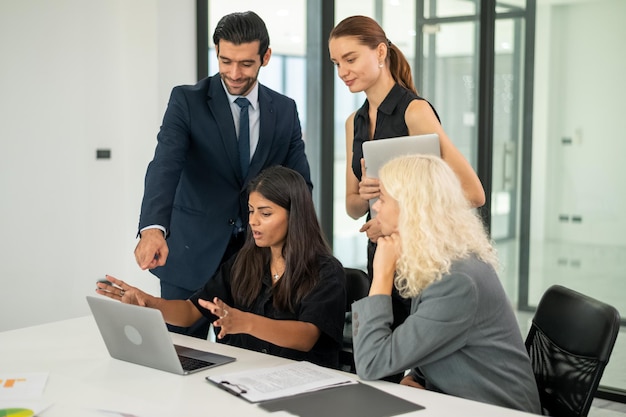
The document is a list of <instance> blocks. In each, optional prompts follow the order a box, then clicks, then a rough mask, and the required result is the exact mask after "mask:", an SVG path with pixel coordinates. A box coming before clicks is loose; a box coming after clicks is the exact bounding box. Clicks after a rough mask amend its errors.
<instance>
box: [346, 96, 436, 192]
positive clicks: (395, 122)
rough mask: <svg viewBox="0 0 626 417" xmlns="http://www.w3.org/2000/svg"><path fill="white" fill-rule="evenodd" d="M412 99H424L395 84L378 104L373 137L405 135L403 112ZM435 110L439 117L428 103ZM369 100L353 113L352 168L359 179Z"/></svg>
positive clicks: (367, 131) (366, 137) (407, 132)
mask: <svg viewBox="0 0 626 417" xmlns="http://www.w3.org/2000/svg"><path fill="white" fill-rule="evenodd" d="M413 100H424V99H423V98H422V97H420V96H418V95H417V94H415V93H414V92H412V91H411V90H408V89H406V88H404V87H402V86H401V85H400V84H397V83H396V84H395V85H394V86H393V87H392V88H391V90H390V91H389V94H387V97H385V99H384V100H383V102H382V103H381V104H380V106H378V112H377V114H376V128H375V129H374V137H373V138H371V139H372V140H376V139H386V138H395V137H398V136H407V135H408V134H409V128H408V127H407V125H406V122H405V120H404V114H405V113H406V109H407V107H409V104H410V103H411V102H412V101H413ZM428 104H429V105H430V107H431V108H432V109H433V111H434V112H435V116H437V119H439V116H438V115H437V111H436V110H435V108H434V107H433V106H432V104H430V103H428ZM368 112H369V102H368V101H367V100H365V103H363V106H361V108H360V109H359V110H357V111H356V114H355V115H354V141H353V142H352V152H353V154H352V170H353V171H354V175H356V177H357V178H358V179H359V181H361V175H362V173H361V158H363V142H365V141H366V140H370V136H369V131H370V119H369V113H368Z"/></svg>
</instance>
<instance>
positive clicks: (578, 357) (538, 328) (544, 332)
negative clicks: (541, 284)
mask: <svg viewBox="0 0 626 417" xmlns="http://www.w3.org/2000/svg"><path fill="white" fill-rule="evenodd" d="M619 326H620V316H619V313H618V312H617V310H616V309H615V308H614V307H612V306H610V305H608V304H605V303H603V302H601V301H598V300H596V299H593V298H591V297H588V296H586V295H584V294H581V293H578V292H576V291H574V290H571V289H569V288H565V287H563V286H560V285H553V286H552V287H550V288H548V289H547V290H546V292H545V293H544V295H543V297H542V298H541V300H540V301H539V305H538V306H537V311H536V313H535V316H534V318H533V320H532V324H531V327H530V331H529V332H528V336H527V338H526V350H527V351H528V354H529V356H530V361H531V364H532V367H533V372H534V374H535V379H536V380H537V387H538V389H539V396H540V398H541V406H542V408H543V411H544V414H547V415H550V416H554V417H570V416H579V417H582V416H586V415H587V413H588V412H589V408H590V407H591V402H592V401H593V397H594V395H595V393H596V390H597V389H598V384H599V383H600V378H601V377H602V374H603V372H604V368H605V367H606V364H607V362H608V361H609V357H610V356H611V351H612V350H613V345H614V344H615V339H616V338H617V334H618V332H619Z"/></svg>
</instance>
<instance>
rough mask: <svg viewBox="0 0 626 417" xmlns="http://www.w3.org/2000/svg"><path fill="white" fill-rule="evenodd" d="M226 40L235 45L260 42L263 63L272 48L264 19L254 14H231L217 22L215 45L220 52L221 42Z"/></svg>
mask: <svg viewBox="0 0 626 417" xmlns="http://www.w3.org/2000/svg"><path fill="white" fill-rule="evenodd" d="M222 39H223V40H225V41H228V42H231V43H234V44H235V45H241V44H242V43H249V42H254V41H259V42H260V45H259V55H261V62H263V56H264V55H265V52H267V49H268V48H269V46H270V35H269V34H268V33H267V27H266V26H265V22H263V19H261V18H260V17H259V15H257V14H256V13H254V12H251V11H248V12H239V13H231V14H227V15H226V16H224V17H222V18H221V19H220V21H219V22H217V27H216V28H215V32H213V43H214V44H215V48H216V49H217V51H218V52H219V44H220V40H222Z"/></svg>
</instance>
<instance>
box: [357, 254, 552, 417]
mask: <svg viewBox="0 0 626 417" xmlns="http://www.w3.org/2000/svg"><path fill="white" fill-rule="evenodd" d="M352 311H353V316H352V317H353V333H354V355H355V363H356V369H357V373H358V375H359V376H360V377H361V378H363V379H378V378H382V377H385V376H387V375H392V374H396V373H398V372H402V371H405V370H408V369H411V372H413V373H415V374H419V375H421V376H422V377H423V378H424V379H425V381H426V388H427V389H430V390H434V391H440V392H444V393H446V394H450V395H454V396H458V397H463V398H468V399H471V400H476V401H481V402H485V403H490V404H495V405H499V406H503V407H508V408H515V409H519V410H523V411H527V412H531V413H539V414H540V413H541V408H540V405H539V404H540V403H539V394H538V391H537V386H536V383H535V379H534V376H533V372H532V369H531V366H530V360H529V358H528V355H527V353H526V349H525V347H524V343H523V340H522V336H521V333H520V330H519V326H518V324H517V321H516V318H515V315H514V313H513V309H512V307H511V304H510V302H509V300H508V298H507V296H506V294H505V292H504V289H503V288H502V285H501V283H500V280H499V278H498V276H497V274H496V273H495V271H494V270H493V268H492V267H491V266H490V265H488V264H486V263H484V262H482V261H480V260H478V259H477V258H476V257H471V258H469V259H464V260H459V261H456V262H454V263H453V264H452V267H451V270H450V273H449V274H447V275H445V276H443V277H442V279H441V280H440V281H437V282H435V283H433V284H431V285H430V286H428V287H427V288H426V289H425V290H423V291H422V293H421V294H420V295H419V296H418V297H416V298H414V299H413V300H412V303H411V314H410V315H409V317H408V318H407V319H406V321H405V322H404V323H403V324H402V325H400V326H398V327H397V328H396V329H395V330H393V331H392V330H391V329H390V326H391V323H392V322H393V313H392V309H391V297H389V296H384V295H375V296H370V297H366V298H364V299H361V300H359V301H357V302H355V303H354V304H352Z"/></svg>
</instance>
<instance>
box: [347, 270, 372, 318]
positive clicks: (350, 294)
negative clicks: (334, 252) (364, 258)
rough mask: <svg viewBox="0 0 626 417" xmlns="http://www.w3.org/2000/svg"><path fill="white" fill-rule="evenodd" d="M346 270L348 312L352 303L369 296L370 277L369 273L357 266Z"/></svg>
mask: <svg viewBox="0 0 626 417" xmlns="http://www.w3.org/2000/svg"><path fill="white" fill-rule="evenodd" d="M344 269H345V271H346V312H348V311H350V309H351V306H352V303H353V302H355V301H357V300H360V299H361V298H363V297H367V295H368V294H369V292H370V279H369V277H368V276H367V274H366V273H365V272H364V271H362V270H360V269H356V268H344Z"/></svg>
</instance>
